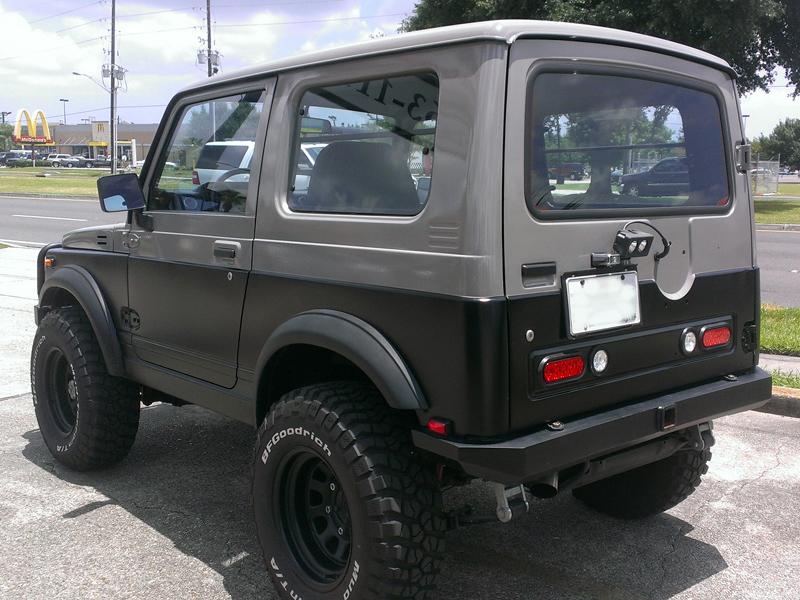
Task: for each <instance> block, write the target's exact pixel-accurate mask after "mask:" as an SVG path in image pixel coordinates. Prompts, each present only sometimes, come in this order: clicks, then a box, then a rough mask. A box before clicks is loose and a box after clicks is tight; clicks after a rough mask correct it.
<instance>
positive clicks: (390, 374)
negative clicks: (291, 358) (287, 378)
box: [256, 309, 428, 411]
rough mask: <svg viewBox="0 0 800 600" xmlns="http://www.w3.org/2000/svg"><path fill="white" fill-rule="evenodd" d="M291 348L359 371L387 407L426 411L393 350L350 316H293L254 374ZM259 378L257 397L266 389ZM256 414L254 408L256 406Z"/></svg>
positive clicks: (323, 311) (330, 313)
mask: <svg viewBox="0 0 800 600" xmlns="http://www.w3.org/2000/svg"><path fill="white" fill-rule="evenodd" d="M295 344H305V345H309V346H317V347H320V348H325V349H327V350H331V351H332V352H336V353H338V354H340V355H342V356H343V357H345V358H347V359H348V360H349V361H350V362H352V363H353V364H355V365H356V366H357V367H358V368H359V369H361V370H362V371H363V372H364V373H365V374H366V375H367V377H369V379H370V380H371V381H372V383H373V384H374V385H375V387H377V388H378V391H380V393H381V395H383V397H384V398H385V399H386V402H387V404H388V405H389V406H391V407H392V408H396V409H401V410H421V409H427V408H428V402H427V401H426V400H425V396H424V395H423V393H422V390H421V389H420V387H419V384H418V383H417V381H416V379H415V378H414V376H413V374H412V373H411V370H410V369H409V368H408V366H407V365H406V364H405V361H403V359H402V357H401V356H400V354H399V353H398V352H397V350H396V349H395V348H394V347H393V346H392V345H391V344H390V343H389V341H388V340H387V339H386V338H385V337H384V336H383V335H382V334H381V333H380V332H379V331H378V330H377V329H375V328H374V327H373V326H372V325H370V324H369V323H367V322H365V321H363V320H362V319H359V318H358V317H355V316H353V315H350V314H347V313H343V312H340V311H335V310H328V309H320V310H311V311H307V312H303V313H300V314H297V315H295V316H293V317H291V318H290V319H288V320H286V321H284V322H283V323H282V324H281V325H279V326H278V327H277V328H276V329H275V331H273V333H272V335H270V337H269V339H268V340H267V342H266V343H265V344H264V347H263V348H262V350H261V353H260V355H259V357H258V364H257V370H256V373H259V374H263V373H265V370H266V369H267V368H268V365H269V363H270V361H271V360H272V359H273V357H275V356H276V354H277V353H278V352H280V350H281V349H282V348H286V347H288V346H291V345H295ZM265 379H266V378H264V377H261V379H260V381H259V383H258V388H259V389H258V394H257V396H256V397H258V398H261V397H262V392H263V391H264V390H263V387H265V386H267V385H268V382H266V381H265ZM256 411H258V406H256Z"/></svg>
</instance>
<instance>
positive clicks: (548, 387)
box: [504, 40, 759, 431]
mask: <svg viewBox="0 0 800 600" xmlns="http://www.w3.org/2000/svg"><path fill="white" fill-rule="evenodd" d="M544 57H546V58H544ZM507 97H508V101H507V102H508V104H507V114H506V152H505V156H506V159H505V173H504V180H505V185H504V228H505V281H506V293H507V296H508V298H509V311H510V317H509V339H510V363H511V364H510V367H511V368H510V377H511V410H510V420H511V422H510V429H511V430H512V431H521V430H524V429H526V428H530V427H532V426H534V425H536V424H540V423H542V422H548V421H555V420H559V419H567V418H569V417H571V416H575V415H581V414H588V413H592V412H596V411H598V410H601V409H604V408H607V407H611V406H620V405H625V404H629V403H632V402H635V401H640V400H644V399H646V398H647V397H655V396H658V395H660V394H664V393H667V392H670V391H674V390H677V389H682V388H687V387H690V386H693V385H698V384H700V383H702V382H708V381H712V380H714V379H715V378H716V379H718V378H720V377H722V376H726V375H732V374H736V373H742V372H744V371H746V370H748V369H752V368H753V367H754V366H755V364H756V363H757V330H756V326H757V319H758V305H759V298H758V293H759V292H758V290H759V283H758V271H757V269H756V268H755V266H754V246H753V225H752V220H753V214H752V202H751V200H750V192H749V181H748V178H747V175H746V173H741V172H739V171H737V169H736V157H737V148H736V143H735V140H740V139H741V129H740V125H739V123H740V117H739V112H738V105H737V100H736V96H735V88H734V85H733V82H732V80H731V77H730V75H729V74H728V72H727V71H725V70H724V69H720V68H716V67H714V66H712V65H708V64H701V62H698V61H697V60H689V59H687V58H680V57H676V56H670V55H665V54H661V53H658V52H657V51H654V50H646V49H635V48H623V47H619V46H613V45H606V44H602V43H590V42H579V41H564V40H518V41H517V42H515V43H514V44H513V46H512V49H511V55H510V65H509V84H508V96H507ZM522 120H524V122H525V126H524V127H522V126H520V123H521V121H522ZM668 158H673V160H666V161H665V160H664V159H668ZM660 161H661V165H660V166H659V168H658V169H655V168H654V166H655V165H658V164H659V162H660ZM579 162H580V163H583V164H584V165H585V166H586V169H587V172H588V174H589V179H588V181H584V182H570V181H569V180H567V181H566V182H564V183H562V182H560V181H556V180H550V179H549V178H548V171H549V170H550V172H552V169H553V168H554V167H555V169H556V170H557V169H558V167H559V166H560V165H563V164H564V163H579ZM673 166H674V168H675V169H678V166H680V169H686V170H681V171H679V172H677V173H675V172H673V173H667V174H665V173H663V172H662V171H664V170H665V169H667V168H671V167H673ZM650 169H653V172H652V173H649V170H650ZM618 170H622V171H623V172H625V173H632V172H634V171H638V172H640V173H642V175H641V176H640V177H639V179H640V180H643V181H645V182H646V183H647V186H646V187H643V188H642V189H637V190H635V191H634V192H633V193H635V194H636V195H629V194H623V193H620V192H621V191H622V190H623V189H624V188H621V187H617V186H616V185H615V184H614V183H612V178H611V174H612V173H613V172H614V171H618ZM648 173H649V175H648ZM626 191H628V192H630V189H628V190H626ZM633 221H635V222H633ZM632 222H633V223H632ZM624 229H626V230H628V231H633V232H634V233H633V234H630V237H631V239H632V240H633V241H634V242H635V243H634V244H633V246H631V247H630V248H629V247H628V246H629V242H630V241H631V240H627V241H626V242H625V243H624V244H621V245H618V247H617V248H616V249H614V242H615V237H616V236H617V234H618V232H619V231H620V230H624ZM662 236H663V240H666V241H667V246H668V248H669V250H668V253H667V254H666V255H664V256H663V257H662V258H661V259H660V260H657V259H656V256H657V255H662V254H663V253H664V251H665V245H664V241H663V240H662ZM642 241H644V244H643V245H642ZM630 249H633V250H634V255H635V254H637V253H643V254H646V255H645V256H640V257H636V256H634V257H633V258H631V259H630V260H629V261H626V260H624V252H625V251H626V250H630ZM620 250H622V251H623V257H622V259H623V260H622V264H621V265H618V266H611V267H608V266H598V265H602V263H603V262H604V261H605V262H613V260H614V259H613V256H611V257H605V256H604V255H614V254H616V253H618V251H620ZM639 251H641V252H639ZM593 254H595V255H596V256H595V258H594V259H593V257H592V255H593ZM568 282H570V283H568ZM567 290H569V291H567ZM637 293H638V298H636V295H637ZM725 331H727V332H728V333H727V334H726V333H725ZM687 336H688V337H689V338H690V340H689V341H691V336H694V338H695V339H696V340H697V341H696V345H695V348H694V349H693V350H692V351H687V349H686V348H688V347H690V346H691V344H690V343H688V342H686V339H687ZM704 336H705V337H704ZM704 340H705V343H704ZM685 342H686V344H685ZM600 351H602V352H600ZM603 353H604V354H603ZM604 357H605V360H603V359H604ZM595 360H596V362H595ZM593 362H595V367H597V368H593ZM548 365H549V366H548ZM604 365H605V366H604ZM548 380H549V381H548Z"/></svg>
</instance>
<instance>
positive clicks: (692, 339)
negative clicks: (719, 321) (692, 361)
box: [681, 330, 697, 354]
mask: <svg viewBox="0 0 800 600" xmlns="http://www.w3.org/2000/svg"><path fill="white" fill-rule="evenodd" d="M681 349H682V350H683V353H684V354H691V353H692V352H694V351H695V349H697V334H695V332H694V331H691V330H686V331H684V332H683V335H681Z"/></svg>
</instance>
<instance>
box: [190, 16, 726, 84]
mask: <svg viewBox="0 0 800 600" xmlns="http://www.w3.org/2000/svg"><path fill="white" fill-rule="evenodd" d="M520 38H526V39H564V40H575V41H586V42H597V43H605V44H613V45H619V46H629V47H633V48H641V49H645V50H650V51H653V52H658V53H661V54H670V55H673V56H679V57H681V58H685V59H688V60H691V61H694V62H698V63H702V64H706V65H709V66H712V67H715V68H717V69H722V70H724V71H726V72H728V73H729V74H730V75H731V76H732V77H735V76H736V74H735V72H734V71H733V69H732V68H731V67H730V65H729V64H728V63H727V62H725V61H724V60H723V59H721V58H719V57H717V56H714V55H713V54H709V53H707V52H704V51H702V50H698V49H696V48H692V47H690V46H685V45H683V44H678V43H676V42H671V41H668V40H664V39H660V38H656V37H652V36H648V35H642V34H639V33H633V32H630V31H624V30H621V29H611V28H607V27H598V26H595V25H582V24H577V23H562V22H557V21H532V20H498V21H482V22H479V23H465V24H460V25H449V26H446V27H437V28H433V29H424V30H421V31H413V32H408V33H401V34H398V35H393V36H390V37H385V38H379V39H375V40H368V41H363V42H357V43H353V44H347V45H343V46H337V47H335V48H329V49H326V50H319V51H315V52H311V53H307V54H298V55H296V56H291V57H287V58H282V59H278V60H274V61H270V62H266V63H261V64H257V65H253V66H250V67H245V68H242V69H238V70H236V71H231V72H230V73H226V74H222V75H218V76H215V77H213V78H209V79H205V80H202V81H199V82H197V83H195V84H193V85H191V86H189V87H187V88H185V89H184V90H183V91H184V92H186V91H189V90H196V89H199V88H203V87H207V86H213V87H215V86H217V85H219V84H221V83H223V82H235V81H237V80H247V79H252V78H254V77H258V76H264V75H269V74H272V73H275V74H277V73H280V72H281V71H288V70H292V69H297V68H300V67H307V66H310V65H319V64H324V63H330V62H337V61H341V60H351V59H355V58H364V57H367V56H377V55H382V54H393V53H397V52H407V51H411V50H418V49H422V48H429V47H436V46H447V45H452V44H461V43H467V42H477V41H490V42H497V43H503V44H508V45H510V44H512V43H513V42H514V41H515V40H517V39H520Z"/></svg>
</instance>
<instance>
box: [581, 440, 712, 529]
mask: <svg viewBox="0 0 800 600" xmlns="http://www.w3.org/2000/svg"><path fill="white" fill-rule="evenodd" d="M709 460H711V450H709V449H708V448H704V449H703V450H680V451H679V452H676V453H675V454H673V455H672V456H669V457H667V458H664V459H661V460H659V461H657V462H654V463H650V464H648V465H644V466H641V467H638V468H636V469H632V470H630V471H626V472H625V473H620V474H619V475H614V476H613V477H609V478H607V479H602V480H600V481H597V482H595V483H590V484H589V485H585V486H583V487H579V488H576V489H574V490H572V495H573V496H575V497H576V498H577V499H578V500H580V501H581V502H583V503H584V504H586V505H587V506H588V507H590V508H593V509H595V510H597V511H599V512H602V513H605V514H607V515H611V516H612V517H617V518H620V519H641V518H644V517H650V516H653V515H656V514H658V513H661V512H664V511H665V510H667V509H670V508H672V507H673V506H675V505H676V504H678V503H680V502H683V501H684V500H685V499H686V498H687V497H688V496H689V495H690V494H691V493H692V492H694V490H695V489H696V488H697V486H698V485H700V478H701V476H703V475H705V474H706V472H707V471H708V461H709Z"/></svg>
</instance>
